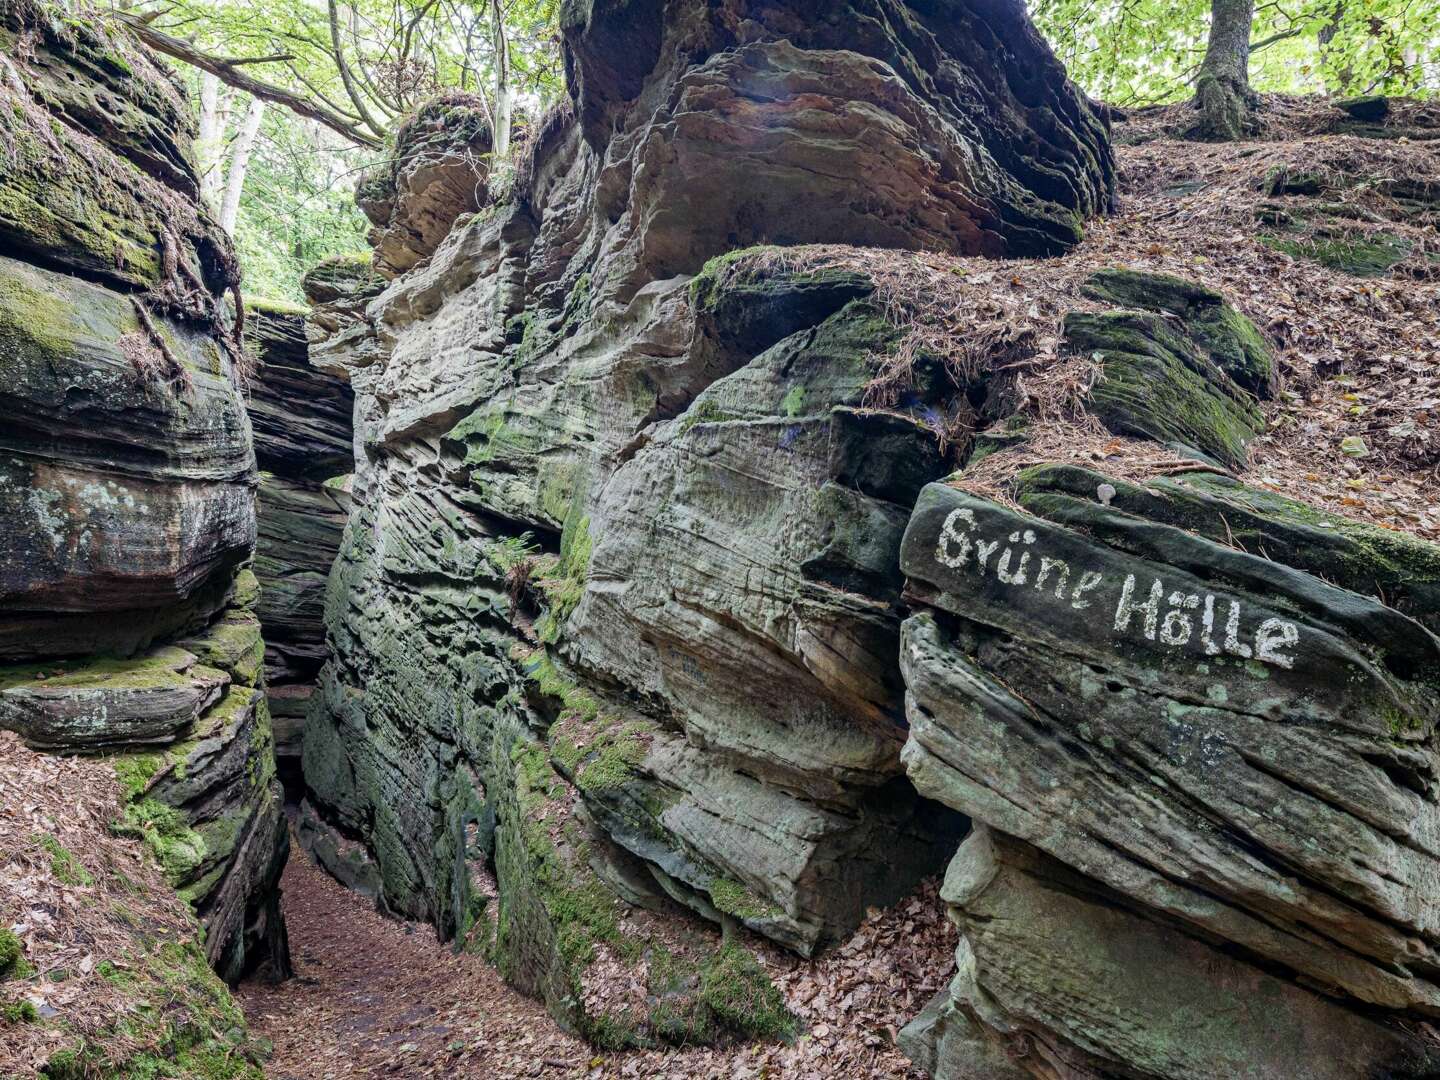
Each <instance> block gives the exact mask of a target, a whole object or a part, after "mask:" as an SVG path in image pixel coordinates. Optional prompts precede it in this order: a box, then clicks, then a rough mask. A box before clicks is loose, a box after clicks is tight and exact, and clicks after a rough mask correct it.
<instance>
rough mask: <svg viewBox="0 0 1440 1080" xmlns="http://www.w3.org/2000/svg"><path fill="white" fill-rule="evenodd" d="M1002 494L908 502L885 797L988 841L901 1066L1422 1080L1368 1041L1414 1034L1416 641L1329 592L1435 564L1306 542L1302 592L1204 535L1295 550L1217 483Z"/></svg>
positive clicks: (959, 865) (1288, 521)
mask: <svg viewBox="0 0 1440 1080" xmlns="http://www.w3.org/2000/svg"><path fill="white" fill-rule="evenodd" d="M1122 491H1123V492H1124V495H1123V497H1120V493H1121V492H1122ZM1016 494H1017V498H1018V500H1019V502H1020V505H1021V506H1022V507H1023V508H1024V510H1025V511H1027V513H1017V512H1016V511H1014V510H1011V509H1007V508H1005V507H1003V506H1001V505H999V504H997V503H994V502H991V501H988V500H985V499H980V498H976V497H973V496H970V495H967V494H964V493H962V492H960V491H957V490H955V489H952V488H949V487H946V486H943V485H932V486H930V487H928V488H926V490H925V491H924V493H923V494H922V495H921V498H920V500H919V502H918V504H917V506H916V509H915V514H914V516H913V517H912V519H911V522H910V525H909V527H908V529H907V532H906V538H905V542H904V546H903V548H902V556H901V564H902V568H903V569H904V571H905V573H906V575H907V578H908V579H909V582H910V589H911V590H912V593H913V595H914V596H915V597H916V598H917V599H919V600H922V601H924V602H925V603H927V604H929V605H931V606H933V608H934V609H935V610H936V614H928V613H927V614H919V615H916V616H914V617H912V618H911V619H910V620H908V621H907V622H906V625H905V633H904V638H903V643H902V648H901V664H902V668H903V669H904V673H905V679H906V685H907V688H908V690H907V714H908V716H909V718H910V722H911V731H910V739H909V741H908V743H907V745H906V749H905V755H904V756H905V761H906V764H907V766H908V769H909V774H910V776H911V778H912V779H913V780H914V782H915V783H916V785H917V787H919V789H920V790H921V791H922V792H924V793H925V794H928V795H930V796H931V797H933V798H937V799H939V800H941V801H942V802H945V803H947V804H948V805H951V806H953V807H956V808H957V809H960V810H962V811H963V812H965V813H967V814H970V815H971V816H972V817H973V818H975V819H976V820H978V821H983V822H984V823H985V824H986V825H987V826H990V827H992V828H993V830H995V831H994V832H993V833H990V832H984V833H981V834H977V835H975V836H972V838H971V839H970V840H968V841H967V842H966V845H965V848H963V849H962V852H961V854H960V855H959V856H957V859H956V862H955V864H954V865H952V868H951V871H950V877H949V879H948V880H947V886H946V899H947V900H948V901H949V902H950V903H951V904H952V906H953V912H954V915H955V917H956V920H957V921H958V922H959V923H960V925H961V926H962V928H964V929H965V931H966V938H965V941H964V943H963V944H962V946H961V950H960V954H961V955H960V961H961V962H960V969H961V970H960V975H959V977H957V979H956V982H955V985H954V987H953V989H952V991H951V994H952V1000H951V1001H949V1002H948V1003H945V1004H941V1005H937V1006H936V1007H935V1010H934V1013H933V1015H931V1016H929V1017H927V1018H926V1019H925V1020H924V1021H923V1022H922V1023H920V1024H919V1025H918V1026H917V1028H916V1029H915V1031H914V1032H912V1036H913V1038H914V1039H915V1041H916V1043H917V1044H919V1045H920V1046H922V1047H924V1049H923V1050H921V1051H920V1052H921V1053H923V1054H925V1055H929V1056H938V1057H939V1058H947V1057H949V1058H951V1059H952V1060H951V1061H950V1064H949V1065H948V1066H947V1067H946V1068H944V1069H939V1070H938V1071H937V1075H940V1076H959V1077H968V1076H979V1075H986V1074H985V1073H983V1071H979V1070H977V1069H976V1068H974V1066H973V1064H971V1063H968V1062H969V1058H968V1056H967V1055H968V1054H969V1051H965V1052H963V1053H962V1052H961V1051H960V1050H958V1049H955V1050H953V1051H952V1050H946V1049H945V1043H946V1040H947V1039H953V1040H954V1041H955V1046H956V1047H963V1046H969V1045H970V1043H971V1042H972V1041H973V1040H976V1039H978V1040H979V1041H980V1043H982V1044H985V1045H990V1044H992V1043H993V1044H995V1045H1000V1044H1007V1045H1009V1046H1010V1048H1011V1051H1012V1052H1011V1054H1010V1057H1009V1060H1010V1062H1011V1066H1012V1068H1014V1069H1018V1070H1020V1072H1019V1074H1020V1075H1034V1076H1048V1075H1052V1072H1051V1071H1050V1070H1053V1069H1055V1068H1057V1067H1059V1066H1060V1063H1063V1064H1064V1065H1065V1067H1067V1068H1070V1069H1074V1070H1077V1072H1076V1075H1081V1076H1100V1075H1108V1074H1109V1073H1110V1070H1112V1069H1115V1068H1120V1067H1124V1068H1126V1069H1129V1070H1132V1071H1134V1073H1135V1074H1136V1075H1143V1076H1166V1077H1170V1076H1214V1077H1221V1076H1237V1075H1239V1076H1264V1075H1275V1072H1274V1070H1275V1069H1276V1068H1280V1066H1279V1065H1278V1064H1277V1062H1279V1061H1290V1062H1291V1065H1290V1068H1291V1070H1292V1071H1293V1072H1294V1073H1295V1074H1297V1075H1298V1074H1303V1075H1307V1076H1309V1075H1316V1076H1337V1077H1339V1076H1354V1077H1359V1076H1368V1075H1373V1073H1372V1072H1370V1071H1367V1070H1368V1069H1369V1068H1370V1067H1371V1066H1372V1065H1373V1066H1374V1067H1375V1068H1381V1067H1382V1066H1383V1067H1384V1069H1386V1070H1388V1071H1387V1072H1386V1073H1385V1074H1386V1075H1392V1076H1428V1075H1433V1070H1434V1069H1435V1068H1436V1067H1437V1061H1436V1055H1435V1051H1434V1048H1433V1047H1430V1046H1429V1045H1428V1044H1424V1043H1421V1042H1418V1041H1416V1040H1414V1039H1413V1038H1412V1037H1411V1036H1409V1035H1408V1034H1407V1033H1406V1031H1405V1030H1404V1029H1403V1028H1402V1027H1398V1026H1395V1025H1394V1021H1397V1020H1400V1019H1403V1018H1405V1017H1415V1018H1418V1017H1426V1016H1434V1015H1436V1010H1437V1006H1440V986H1437V983H1436V975H1437V973H1440V967H1437V964H1436V947H1437V945H1440V922H1437V916H1440V907H1437V905H1436V903H1435V901H1434V883H1435V882H1436V881H1437V880H1440V850H1437V849H1436V846H1435V843H1434V837H1435V836H1436V835H1440V829H1437V823H1440V807H1437V805H1436V803H1437V790H1440V789H1437V785H1436V779H1437V777H1436V767H1437V760H1436V753H1435V745H1434V738H1435V725H1436V721H1437V717H1440V641H1437V639H1436V638H1435V637H1434V636H1433V635H1431V634H1430V633H1429V632H1428V631H1427V630H1426V629H1424V627H1422V626H1421V625H1420V624H1419V623H1417V622H1415V621H1413V620H1412V619H1410V618H1409V617H1407V616H1406V615H1404V614H1401V613H1400V612H1399V611H1397V610H1395V609H1394V608H1392V607H1389V606H1387V605H1386V604H1385V603H1383V602H1382V601H1381V600H1379V599H1372V598H1370V597H1368V596H1366V595H1363V594H1361V593H1360V592H1352V591H1349V590H1348V589H1346V588H1344V587H1342V586H1344V585H1350V586H1352V587H1355V588H1360V589H1366V590H1369V589H1370V588H1372V587H1373V583H1376V582H1378V581H1380V580H1383V579H1384V577H1385V576H1386V575H1387V574H1389V573H1391V572H1392V570H1391V568H1390V567H1387V566H1386V565H1385V561H1384V560H1375V559H1374V558H1373V557H1372V555H1373V553H1374V552H1375V551H1377V550H1378V551H1380V552H1381V553H1387V552H1388V553H1390V554H1391V555H1392V556H1393V557H1396V558H1397V559H1401V560H1403V559H1406V558H1408V559H1409V560H1410V561H1411V562H1412V563H1413V565H1414V566H1415V567H1416V568H1417V569H1423V568H1424V567H1425V566H1426V565H1428V564H1429V563H1431V562H1433V559H1434V553H1433V552H1427V551H1422V550H1420V549H1423V548H1424V547H1425V545H1420V544H1418V543H1414V542H1412V543H1410V544H1405V543H1400V542H1398V541H1396V542H1394V543H1393V544H1390V545H1386V546H1382V547H1379V548H1373V547H1371V546H1370V545H1372V544H1374V543H1375V541H1374V540H1373V539H1372V538H1371V537H1370V536H1369V533H1368V532H1367V531H1366V530H1364V529H1363V528H1358V527H1351V528H1348V529H1346V530H1340V529H1333V530H1332V532H1333V536H1330V537H1329V539H1328V542H1327V543H1326V544H1324V545H1323V546H1317V550H1316V551H1314V552H1305V551H1299V552H1296V556H1295V557H1296V561H1297V562H1298V563H1299V564H1301V565H1307V566H1312V567H1314V568H1315V569H1316V570H1321V569H1322V568H1325V569H1331V570H1338V571H1339V572H1338V573H1336V574H1335V575H1334V580H1336V581H1337V584H1330V583H1328V582H1327V581H1325V580H1322V579H1321V578H1320V577H1317V576H1314V575H1312V574H1310V573H1306V572H1304V571H1303V570H1301V569H1298V568H1296V567H1292V566H1289V565H1286V563H1285V561H1284V559H1285V558H1286V557H1288V556H1289V555H1290V554H1291V552H1290V549H1289V548H1288V547H1281V546H1279V545H1276V546H1274V547H1273V548H1272V549H1269V550H1265V551H1263V552H1255V553H1251V552H1250V551H1247V550H1245V549H1243V548H1242V547H1241V546H1240V543H1241V542H1243V541H1237V538H1236V537H1237V534H1235V533H1233V532H1231V531H1230V530H1228V529H1225V530H1224V531H1223V532H1222V528H1223V523H1224V522H1225V521H1227V520H1228V515H1229V514H1230V513H1233V514H1235V516H1236V523H1237V527H1238V528H1240V529H1242V530H1243V531H1244V535H1245V537H1247V538H1252V539H1261V538H1264V537H1266V536H1267V535H1269V534H1271V532H1272V530H1273V531H1274V535H1276V536H1285V535H1287V534H1288V535H1294V534H1293V530H1297V529H1303V528H1314V527H1315V526H1314V525H1313V523H1310V522H1307V521H1304V520H1303V517H1304V515H1302V511H1304V510H1305V508H1302V507H1299V506H1298V505H1297V504H1289V505H1281V504H1282V503H1283V500H1276V499H1274V498H1273V497H1271V496H1266V495H1264V494H1263V493H1256V492H1250V491H1248V490H1247V489H1244V488H1242V487H1240V486H1239V485H1236V484H1234V483H1233V482H1230V481H1226V480H1224V479H1222V478H1219V477H1216V478H1207V477H1204V476H1199V477H1195V478H1187V479H1182V480H1174V481H1168V480H1159V481H1156V482H1155V484H1154V486H1153V487H1149V488H1141V487H1136V486H1132V485H1127V484H1124V483H1122V482H1119V481H1116V480H1113V479H1111V478H1108V477H1105V476H1100V475H1097V474H1093V473H1085V472H1083V471H1081V470H1078V469H1073V468H1062V467H1048V468H1043V469H1038V470H1034V471H1032V472H1030V473H1028V474H1025V475H1024V476H1023V477H1022V479H1021V481H1020V482H1019V484H1018V485H1017V488H1016ZM1310 513H1312V514H1313V511H1312V512H1310ZM1032 515H1033V516H1032ZM1169 522H1175V523H1176V524H1184V525H1186V526H1188V527H1189V528H1192V529H1195V530H1197V531H1198V532H1200V533H1202V534H1203V533H1209V534H1210V535H1213V536H1215V537H1216V540H1210V539H1206V538H1204V536H1203V535H1196V534H1195V533H1194V532H1186V531H1182V529H1180V528H1176V527H1174V525H1172V524H1169ZM1217 541H1223V542H1217ZM1227 545H1234V546H1227ZM1417 556H1423V558H1419V557H1417ZM1413 587H1415V588H1420V589H1423V588H1424V585H1423V582H1422V581H1415V582H1414V586H1413ZM1397 592H1398V594H1399V597H1400V598H1401V599H1403V598H1404V597H1405V590H1403V589H1402V590H1397ZM1042 853H1043V854H1042ZM1081 943H1085V944H1084V945H1083V946H1082V944H1081ZM1222 953H1224V954H1228V955H1227V958H1226V959H1224V960H1222V959H1221V956H1222ZM1242 986H1248V987H1250V988H1251V990H1250V991H1248V993H1244V994H1242V992H1241V990H1240V989H1239V988H1240V987H1242ZM1257 993H1263V994H1265V995H1266V1002H1267V1005H1266V1009H1265V1012H1264V1015H1263V1016H1259V1015H1251V1014H1250V1013H1248V1012H1247V1008H1248V1005H1246V1004H1245V1002H1246V1001H1247V1000H1253V998H1254V995H1255V994H1257ZM1226 1001H1234V1002H1236V1008H1234V1009H1226V1010H1223V1011H1221V1010H1220V1009H1219V1006H1220V1005H1221V1003H1223V1002H1226ZM1206 1002H1213V1003H1215V1006H1216V1009H1215V1010H1214V1011H1211V1012H1208V1013H1206V1014H1204V1020H1203V1022H1196V1021H1188V1020H1187V1021H1185V1022H1180V1023H1177V1022H1176V1018H1178V1017H1182V1016H1188V1015H1190V1013H1192V1012H1193V1011H1194V1010H1195V1009H1197V1008H1201V1007H1202V1006H1203V1005H1204V1004H1205V1003H1206ZM1366 1016H1368V1017H1371V1019H1362V1017H1366ZM1387 1017H1388V1018H1389V1020H1390V1023H1386V1022H1385V1020H1386V1018H1387ZM1377 1018H1378V1019H1379V1020H1380V1022H1379V1023H1377V1022H1376V1019H1377ZM1316 1029H1321V1030H1324V1031H1325V1032H1326V1033H1327V1034H1326V1037H1327V1038H1328V1037H1330V1036H1331V1035H1335V1034H1336V1033H1338V1032H1342V1031H1344V1032H1348V1033H1349V1034H1347V1035H1346V1036H1345V1037H1344V1039H1343V1040H1342V1041H1343V1043H1344V1045H1345V1046H1346V1047H1347V1048H1348V1049H1347V1050H1346V1052H1344V1053H1340V1052H1338V1051H1336V1050H1335V1049H1333V1048H1331V1049H1327V1048H1326V1046H1325V1045H1324V1044H1323V1043H1322V1042H1321V1041H1317V1040H1316V1039H1314V1038H1312V1036H1311V1034H1310V1033H1311V1032H1312V1031H1314V1030H1316ZM947 1030H948V1031H949V1034H947ZM1022 1036H1027V1037H1028V1041H1025V1040H1022V1042H1023V1045H1024V1046H1025V1047H1028V1048H1029V1049H1028V1050H1025V1051H1023V1052H1022V1051H1020V1050H1017V1047H1019V1046H1021V1043H1017V1042H1016V1041H1015V1040H1016V1039H1021V1037H1022ZM1277 1054H1278V1055H1279V1057H1278V1058H1277V1057H1276V1056H1275V1055H1277ZM976 1060H979V1059H976Z"/></svg>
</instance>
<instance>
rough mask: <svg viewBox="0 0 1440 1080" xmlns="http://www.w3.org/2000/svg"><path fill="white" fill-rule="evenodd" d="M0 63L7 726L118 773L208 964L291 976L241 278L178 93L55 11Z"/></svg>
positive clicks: (21, 36) (156, 73)
mask: <svg viewBox="0 0 1440 1080" xmlns="http://www.w3.org/2000/svg"><path fill="white" fill-rule="evenodd" d="M0 45H3V47H4V49H5V53H6V60H5V68H6V72H7V75H8V77H7V78H6V79H4V80H3V81H0V97H3V99H4V105H5V108H4V109H3V111H0V142H3V144H4V148H5V152H4V157H5V160H6V168H5V169H4V170H0V243H3V245H4V249H5V252H6V255H5V257H0V414H3V416H4V423H3V425H0V663H3V664H4V665H5V667H3V668H0V725H3V726H4V727H6V728H9V729H12V730H15V731H17V732H19V733H20V734H21V735H22V737H23V738H24V739H25V740H26V741H27V742H29V743H30V744H31V745H32V746H34V747H37V748H42V749H45V750H50V751H54V752H58V753H67V754H69V753H86V754H91V755H103V756H104V757H105V758H106V759H108V760H111V761H113V762H114V764H115V767H116V770H117V773H118V774H119V776H120V779H121V783H122V787H123V788H124V790H125V795H126V802H125V805H124V807H123V811H122V814H121V817H120V818H119V819H118V820H117V821H115V822H113V823H112V830H114V831H117V832H121V833H123V834H125V835H133V836H137V837H140V838H142V839H143V840H144V841H145V842H146V845H147V846H148V847H149V848H150V849H151V851H152V852H153V854H154V855H155V857H156V858H157V859H158V861H159V863H160V865H161V867H162V868H163V869H164V870H165V872H166V875H167V877H168V878H169V880H170V882H171V884H172V885H174V886H175V887H176V888H177V890H179V891H180V892H181V893H182V894H183V896H184V897H185V898H186V899H187V900H189V901H190V903H191V905H192V907H193V908H194V910H195V912H196V914H197V915H198V916H199V917H200V920H201V922H202V923H203V924H204V926H205V929H206V933H205V937H204V941H205V950H206V954H207V957H208V959H209V961H210V963H211V965H212V966H213V967H215V969H216V970H217V972H219V973H220V974H221V975H223V976H224V977H225V978H227V979H231V980H234V979H237V978H239V977H240V975H241V974H242V973H243V972H244V971H247V970H249V969H251V968H253V967H255V966H256V965H257V964H259V963H260V962H262V961H265V960H268V961H270V962H271V964H272V966H273V968H274V970H275V971H276V972H277V973H278V974H284V972H285V971H286V970H288V968H287V964H288V957H287V953H286V946H285V937H284V922H283V919H282V918H281V915H280V911H279V888H278V883H279V874H280V868H281V867H282V866H283V864H284V860H285V857H286V853H287V850H288V846H287V837H286V830H285V821H284V815H283V813H282V809H281V800H280V792H279V787H278V785H276V784H275V783H274V781H273V777H274V768H273V762H272V760H271V753H270V726H269V717H268V715H267V714H266V712H265V709H264V696H263V693H262V692H261V690H260V689H259V686H260V684H261V681H262V679H263V673H262V670H261V659H262V657H263V654H264V644H263V642H262V641H261V637H260V623H259V620H258V619H257V618H256V617H255V616H254V614H253V612H252V611H251V610H250V608H251V606H252V605H253V604H254V602H255V599H256V595H257V591H258V590H257V586H256V582H255V578H254V576H253V575H252V574H251V573H250V572H249V570H248V569H246V568H245V567H246V564H247V563H248V561H249V560H250V558H251V555H252V550H253V547H254V543H255V510H254V490H255V485H256V475H255V455H254V451H253V448H252V443H251V427H250V421H249V418H248V416H247V414H246V410H245V405H244V401H243V399H242V397H241V394H240V391H239V389H238V387H237V385H236V383H237V379H238V375H239V368H240V367H241V364H240V360H241V355H240V351H239V347H238V342H237V340H236V338H235V328H236V327H235V323H234V321H233V320H232V316H231V314H230V312H229V310H228V309H227V306H226V304H225V303H224V295H225V294H226V293H227V292H230V291H233V290H234V289H235V288H236V286H237V284H238V269H237V265H236V262H235V257H234V254H233V252H232V250H231V248H230V243H229V240H228V238H227V237H226V236H225V234H224V232H223V231H222V230H221V229H220V228H219V227H218V226H217V225H216V224H215V223H214V222H213V221H212V220H211V219H210V218H209V216H208V214H207V213H206V211H205V210H204V209H203V208H202V206H201V204H200V201H199V181H198V178H197V176H196V173H195V169H194V165H193V161H192V157H191V140H192V138H193V135H194V131H193V126H192V124H191V121H190V107H189V103H188V101H187V97H186V92H185V89H184V87H183V85H182V84H181V83H180V82H179V81H178V80H177V79H176V78H175V77H174V76H173V74H172V73H171V72H170V71H169V70H168V69H165V68H162V67H161V66H159V64H158V62H157V61H156V60H154V59H153V57H152V55H151V54H150V53H149V52H148V51H147V50H145V49H143V48H141V47H139V46H138V45H137V44H136V43H135V42H134V41H133V40H131V39H130V38H129V37H128V36H127V35H125V34H124V33H122V32H118V31H115V30H113V28H112V27H111V24H110V23H108V22H107V21H105V20H96V19H82V18H76V17H74V15H73V13H69V12H61V11H58V10H53V9H51V8H49V7H47V6H46V5H44V4H41V3H22V4H9V5H6V6H5V10H4V12H3V14H0ZM162 774H163V777H164V779H163V780H162V779H161V777H162ZM138 949H139V947H138V946H137V950H138ZM139 951H143V950H139ZM174 1052H175V1053H179V1051H178V1050H176V1051H174ZM55 1060H58V1055H57V1057H56V1059H55ZM147 1060H148V1061H150V1062H151V1064H152V1065H153V1066H154V1067H156V1068H162V1070H163V1069H166V1068H169V1067H170V1063H169V1062H167V1061H161V1062H159V1063H158V1064H156V1059H155V1058H153V1057H148V1056H147ZM53 1063H54V1062H53V1061H52V1064H53Z"/></svg>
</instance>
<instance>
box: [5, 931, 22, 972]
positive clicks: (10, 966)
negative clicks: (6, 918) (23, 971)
mask: <svg viewBox="0 0 1440 1080" xmlns="http://www.w3.org/2000/svg"><path fill="white" fill-rule="evenodd" d="M24 963H25V950H24V948H23V947H22V946H21V944H20V938H19V937H18V936H16V934H15V931H13V930H6V929H0V979H4V978H10V977H11V976H12V975H14V974H15V973H16V972H17V971H18V970H19V969H20V967H21V966H22V965H23V964H24Z"/></svg>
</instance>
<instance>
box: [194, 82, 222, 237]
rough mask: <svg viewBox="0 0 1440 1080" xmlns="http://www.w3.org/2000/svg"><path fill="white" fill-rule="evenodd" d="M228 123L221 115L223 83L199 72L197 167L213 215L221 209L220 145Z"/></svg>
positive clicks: (207, 204)
mask: <svg viewBox="0 0 1440 1080" xmlns="http://www.w3.org/2000/svg"><path fill="white" fill-rule="evenodd" d="M224 134H225V122H224V119H223V117H222V114H221V112H220V80H219V79H218V78H216V77H215V76H214V75H212V74H210V72H208V71H202V72H201V73H200V137H199V138H198V139H197V140H196V142H195V156H196V159H197V161H196V164H197V165H198V166H199V169H200V196H201V198H202V199H204V201H205V205H206V206H207V207H209V209H210V212H211V213H212V214H213V213H215V212H216V211H217V210H219V209H220V188H221V184H222V182H223V180H224V175H223V174H222V172H221V169H220V142H221V137H222V136H223V135H224Z"/></svg>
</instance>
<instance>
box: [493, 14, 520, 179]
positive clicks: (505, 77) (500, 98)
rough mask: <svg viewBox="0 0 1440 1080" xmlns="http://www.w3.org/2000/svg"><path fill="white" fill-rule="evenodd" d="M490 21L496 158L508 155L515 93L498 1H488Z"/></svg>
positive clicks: (507, 39)
mask: <svg viewBox="0 0 1440 1080" xmlns="http://www.w3.org/2000/svg"><path fill="white" fill-rule="evenodd" d="M490 19H491V22H492V23H493V24H494V31H495V130H494V131H493V132H491V134H492V135H493V136H494V138H493V139H492V140H491V149H492V152H493V154H494V156H495V157H496V158H504V157H508V156H509V154H510V124H511V118H512V117H513V115H514V112H515V92H514V90H513V88H512V87H511V86H510V40H509V38H507V37H506V36H505V15H504V13H503V12H502V11H501V9H500V0H490Z"/></svg>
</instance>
